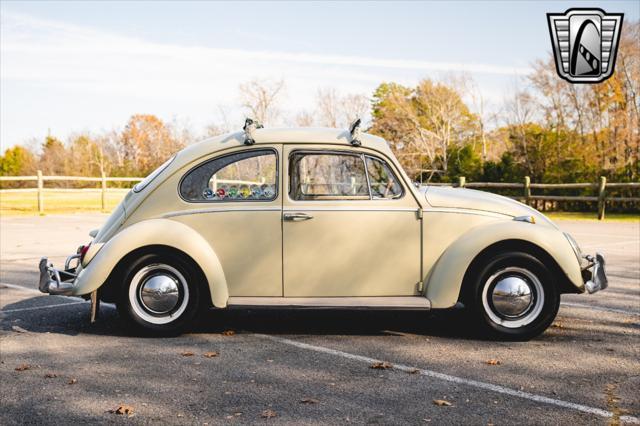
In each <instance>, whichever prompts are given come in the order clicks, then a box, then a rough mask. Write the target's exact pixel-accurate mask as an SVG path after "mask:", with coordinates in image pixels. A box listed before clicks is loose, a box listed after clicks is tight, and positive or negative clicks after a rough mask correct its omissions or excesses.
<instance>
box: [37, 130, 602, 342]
mask: <svg viewBox="0 0 640 426" xmlns="http://www.w3.org/2000/svg"><path fill="white" fill-rule="evenodd" d="M91 236H92V237H93V241H91V243H90V244H88V245H86V246H81V247H80V248H79V249H78V253H77V254H76V255H73V256H71V257H70V258H69V259H68V260H67V262H66V265H65V268H64V269H55V268H54V267H53V265H51V264H50V263H49V262H48V260H47V259H46V258H43V259H42V260H41V262H40V290H41V291H43V292H45V293H50V294H56V295H72V296H84V297H86V298H91V300H92V320H93V319H94V318H95V312H96V309H97V306H98V303H99V301H100V300H102V301H105V302H115V303H116V304H117V307H118V310H119V312H120V314H121V315H122V316H123V317H124V318H126V319H127V320H129V321H130V322H131V323H132V324H133V325H135V326H136V327H138V328H140V329H142V330H143V331H146V332H150V333H152V334H175V333H179V332H180V331H182V330H184V329H185V327H186V326H187V325H188V324H189V323H190V321H191V320H192V319H194V317H195V316H196V314H197V313H198V311H199V310H200V309H201V308H209V307H215V308H226V307H230V306H282V307H285V306H287V307H341V308H362V307H366V308H379V309H423V310H429V309H446V308H451V307H453V306H454V305H457V304H460V305H464V306H465V307H466V308H467V309H468V310H470V312H471V313H472V314H473V315H474V317H475V320H474V321H473V322H474V323H477V324H479V325H480V326H482V328H483V329H484V330H485V331H486V332H487V333H488V334H490V335H491V336H493V337H498V338H506V339H528V338H531V337H533V336H536V335H538V334H540V333H541V332H543V331H544V330H545V329H546V328H547V327H548V326H549V325H550V324H551V322H552V321H553V319H554V317H555V316H556V313H557V312H558V307H559V304H560V295H561V294H562V293H583V292H585V291H587V292H589V293H593V292H596V291H598V290H601V289H604V288H605V287H606V286H607V279H606V276H605V271H604V259H603V258H602V256H600V255H599V254H598V255H596V256H588V255H586V256H585V255H583V254H582V253H581V251H580V249H579V247H578V245H577V244H576V242H575V241H574V240H573V238H571V236H569V235H568V234H565V233H562V232H561V231H560V230H559V229H558V228H557V227H556V226H555V225H554V224H553V223H552V222H551V221H550V220H549V219H547V218H546V217H545V216H544V215H542V214H541V213H539V212H538V211H536V210H534V209H532V208H530V207H528V206H526V205H524V204H521V203H518V202H516V201H513V200H511V199H509V198H505V197H501V196H498V195H493V194H489V193H485V192H480V191H473V190H467V189H460V188H443V187H433V186H425V187H420V188H418V187H417V186H415V185H414V184H413V183H412V182H411V180H410V179H409V178H408V176H407V175H406V174H405V172H404V171H403V170H402V168H401V166H400V164H399V163H398V161H397V159H396V158H395V157H394V155H393V153H392V151H391V149H390V148H389V146H388V145H387V143H386V142H385V141H384V140H383V139H381V138H379V137H376V136H372V135H368V134H364V133H360V131H359V127H358V125H357V124H356V125H354V126H353V127H352V128H351V129H350V131H345V130H337V129H264V128H259V127H258V128H256V126H255V124H252V123H251V120H247V125H245V131H244V132H237V133H233V134H228V135H225V136H220V137H215V138H212V139H207V140H205V141H203V142H200V143H197V144H195V145H191V146H189V147H187V148H185V149H183V150H182V151H180V152H178V153H177V154H176V155H175V156H174V157H172V158H171V159H169V160H168V161H167V162H166V163H164V164H163V165H162V166H160V167H159V168H158V169H157V170H156V171H154V172H153V173H151V174H150V175H149V176H148V177H147V178H146V179H144V181H142V182H140V183H139V184H137V185H136V186H135V187H134V188H133V190H131V191H130V192H129V193H128V194H127V196H126V197H125V199H124V201H123V202H122V203H121V204H120V205H119V206H118V207H117V208H116V209H115V210H114V212H113V213H112V214H111V216H110V217H109V219H108V220H107V221H106V223H105V224H104V226H103V227H102V228H101V229H100V230H97V231H92V233H91ZM76 264H77V265H76Z"/></svg>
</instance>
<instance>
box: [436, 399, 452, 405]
mask: <svg viewBox="0 0 640 426" xmlns="http://www.w3.org/2000/svg"><path fill="white" fill-rule="evenodd" d="M433 403H434V404H436V405H437V406H438V407H451V403H450V402H449V401H447V400H446V399H434V400H433Z"/></svg>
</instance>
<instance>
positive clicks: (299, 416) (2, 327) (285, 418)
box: [0, 214, 640, 425]
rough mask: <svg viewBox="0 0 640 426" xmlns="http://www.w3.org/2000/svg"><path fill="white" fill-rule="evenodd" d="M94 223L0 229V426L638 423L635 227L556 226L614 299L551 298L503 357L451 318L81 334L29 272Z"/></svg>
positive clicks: (639, 243) (113, 324)
mask: <svg viewBox="0 0 640 426" xmlns="http://www.w3.org/2000/svg"><path fill="white" fill-rule="evenodd" d="M105 218H106V216H105V215H99V214H83V215H66V216H53V215H52V216H43V217H27V216H24V217H3V218H0V249H1V250H0V401H1V407H2V409H1V410H0V424H3V425H10V424H24V423H34V424H35V423H38V424H42V423H45V424H76V423H86V422H99V423H135V424H138V423H140V424H143V423H144V424H146V423H168V424H200V425H202V424H220V423H225V424H226V423H237V424H241V423H274V424H283V423H285V424H294V423H295V424H317V423H324V424H326V423H331V424H338V423H340V424H343V423H358V424H360V423H374V424H407V423H408V424H429V423H431V424H496V425H497V424H516V423H517V424H610V423H613V424H616V423H638V422H640V420H639V418H640V397H639V396H638V395H640V223H638V222H635V223H634V222H606V221H605V222H603V223H598V222H595V221H559V222H558V224H559V226H560V227H561V228H562V229H563V230H566V231H568V232H570V233H572V235H574V237H575V238H576V240H577V241H578V242H579V243H580V244H581V246H582V248H583V250H584V251H585V252H595V250H596V249H598V250H599V251H601V252H602V253H603V254H604V255H605V257H606V259H607V262H608V263H607V271H608V275H609V278H610V287H609V288H608V289H607V290H606V291H604V292H601V293H598V294H595V295H565V296H563V299H562V305H561V308H560V313H559V315H558V318H557V320H556V321H555V322H554V324H553V326H552V327H550V328H549V330H547V332H545V333H544V334H543V335H542V336H540V337H538V338H536V339H533V340H531V341H529V342H519V343H513V342H495V341H488V340H485V339H482V338H481V337H480V336H477V335H475V334H474V333H473V332H472V331H470V327H469V324H468V323H467V322H466V321H465V317H464V315H462V314H461V313H460V312H455V311H454V312H442V313H425V312H398V311H340V310H319V311H312V310H297V311H296V310H228V311H227V310H225V311H211V312H210V313H209V314H207V315H206V316H205V317H204V318H203V319H202V320H201V321H200V322H199V323H198V324H196V325H195V326H194V328H193V330H192V331H191V332H189V333H188V334H185V335H183V336H180V337H176V338H142V337H136V336H131V335H130V334H129V333H128V330H127V329H126V327H124V325H123V324H122V323H121V322H120V320H119V318H118V315H117V312H116V310H115V308H114V307H113V306H112V305H103V306H102V308H101V312H100V317H99V320H98V322H97V323H95V324H93V325H92V324H89V303H87V302H85V301H83V300H82V299H77V298H67V297H60V296H46V295H42V294H41V293H39V292H37V290H36V288H37V279H38V272H37V263H38V260H39V258H40V257H41V256H43V255H48V256H49V257H50V258H51V259H52V260H53V261H54V263H56V264H61V263H62V262H64V259H65V257H66V256H67V255H68V254H69V253H70V252H74V251H75V248H76V247H77V246H78V245H80V244H82V243H86V242H87V241H89V239H90V237H88V235H87V234H88V232H89V231H90V230H91V229H94V228H97V227H99V226H100V224H101V223H102V222H103V221H104V220H105ZM372 366H377V367H379V368H372ZM118 408H120V411H123V412H125V413H124V414H118V413H116V411H118Z"/></svg>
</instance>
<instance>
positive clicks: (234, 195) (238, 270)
mask: <svg viewBox="0 0 640 426" xmlns="http://www.w3.org/2000/svg"><path fill="white" fill-rule="evenodd" d="M281 149H282V145H260V146H254V147H249V148H247V147H242V148H237V149H234V150H229V151H227V152H225V153H220V154H217V155H215V156H213V157H211V158H208V159H205V160H201V161H199V162H198V163H197V164H196V165H194V166H193V167H192V168H191V169H190V170H189V171H188V172H187V173H186V174H185V175H184V177H183V178H182V179H181V181H180V185H179V190H180V197H181V199H182V200H183V204H184V210H182V211H180V212H179V214H177V215H174V216H173V217H172V219H173V220H177V221H180V222H183V223H185V224H187V225H188V226H190V227H192V228H193V229H195V230H197V231H198V232H199V233H200V234H201V235H202V236H203V237H204V238H205V239H206V240H207V241H208V242H209V244H211V247H212V248H213V250H214V251H215V253H216V255H217V257H218V259H219V261H220V264H221V265H222V269H223V272H224V275H225V278H226V281H227V287H228V289H229V296H279V297H282V194H281V192H282V191H281V190H280V188H281V187H282V182H281V174H280V172H279V170H280V169H279V168H280V167H281V164H280V163H281V161H280V158H281ZM213 285H216V284H215V283H213Z"/></svg>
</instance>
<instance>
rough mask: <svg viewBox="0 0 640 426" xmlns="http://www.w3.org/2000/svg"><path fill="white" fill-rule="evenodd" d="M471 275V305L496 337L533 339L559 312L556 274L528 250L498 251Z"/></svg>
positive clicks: (469, 304)
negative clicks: (524, 251) (554, 275)
mask: <svg viewBox="0 0 640 426" xmlns="http://www.w3.org/2000/svg"><path fill="white" fill-rule="evenodd" d="M471 275H472V276H471V277H469V281H470V282H469V283H468V284H469V288H468V292H467V300H466V302H467V305H468V307H469V308H470V310H471V312H472V313H473V314H474V316H475V318H476V319H477V320H478V324H479V325H480V327H481V328H482V330H483V331H485V332H489V334H491V335H492V336H494V337H498V338H502V339H508V340H527V339H530V338H532V337H535V336H537V335H539V334H541V333H542V332H543V331H544V330H546V329H547V327H549V325H551V323H552V322H553V320H554V318H555V317H556V315H557V313H558V308H559V306H560V294H559V292H558V289H557V286H556V283H555V280H554V277H553V275H552V274H551V272H550V271H549V269H548V268H547V267H546V266H545V265H544V264H543V263H542V262H541V261H539V260H538V259H537V258H535V257H534V256H532V255H530V254H528V253H522V252H507V253H501V254H498V255H496V256H494V257H492V258H490V259H489V260H488V262H486V263H484V264H483V265H480V266H479V267H477V268H475V272H473V273H472V274H471Z"/></svg>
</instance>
